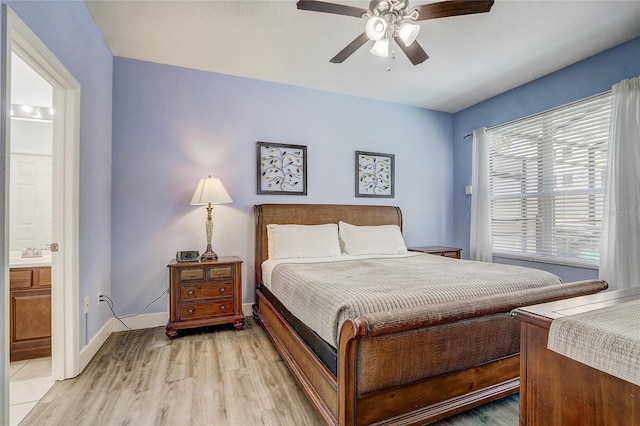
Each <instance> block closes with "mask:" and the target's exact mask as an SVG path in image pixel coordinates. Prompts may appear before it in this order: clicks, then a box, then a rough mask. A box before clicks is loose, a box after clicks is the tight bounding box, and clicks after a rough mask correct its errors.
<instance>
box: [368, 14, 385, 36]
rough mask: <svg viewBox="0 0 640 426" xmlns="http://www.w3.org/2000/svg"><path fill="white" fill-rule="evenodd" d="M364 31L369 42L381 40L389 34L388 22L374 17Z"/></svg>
mask: <svg viewBox="0 0 640 426" xmlns="http://www.w3.org/2000/svg"><path fill="white" fill-rule="evenodd" d="M364 29H365V32H366V33H367V37H369V40H374V41H375V40H380V39H381V38H382V37H384V36H385V34H386V33H387V22H386V21H385V20H384V19H382V18H378V17H377V16H372V17H371V18H369V20H368V21H367V23H366V24H365V26H364Z"/></svg>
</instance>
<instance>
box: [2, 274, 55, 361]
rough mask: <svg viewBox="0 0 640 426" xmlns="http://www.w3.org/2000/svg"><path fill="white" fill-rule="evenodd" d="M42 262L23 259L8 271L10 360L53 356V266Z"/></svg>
mask: <svg viewBox="0 0 640 426" xmlns="http://www.w3.org/2000/svg"><path fill="white" fill-rule="evenodd" d="M43 264H46V262H40V263H36V262H22V264H20V263H18V264H17V265H16V264H14V265H11V267H10V270H9V283H10V292H9V294H10V297H9V303H10V308H9V311H10V325H9V327H10V331H9V335H10V339H11V342H10V357H11V361H20V360H23V359H31V358H40V357H46V356H50V355H51V266H45V265H43ZM49 265H50V262H49Z"/></svg>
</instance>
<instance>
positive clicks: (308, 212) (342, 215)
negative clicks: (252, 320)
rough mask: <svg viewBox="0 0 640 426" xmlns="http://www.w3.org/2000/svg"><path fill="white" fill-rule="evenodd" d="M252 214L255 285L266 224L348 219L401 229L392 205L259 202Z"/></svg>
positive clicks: (265, 244)
mask: <svg viewBox="0 0 640 426" xmlns="http://www.w3.org/2000/svg"><path fill="white" fill-rule="evenodd" d="M253 210H254V214H255V225H256V229H255V238H256V243H255V258H254V265H255V274H256V277H255V278H256V287H257V286H259V285H260V283H261V282H262V267H261V265H262V262H264V261H265V260H267V258H268V257H269V251H268V242H267V225H269V224H271V223H275V224H297V225H321V224H323V223H338V222H339V221H343V222H348V223H351V224H353V225H398V226H400V229H402V212H401V211H400V207H395V206H363V205H358V206H351V205H341V204H259V205H256V206H253Z"/></svg>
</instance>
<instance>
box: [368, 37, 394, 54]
mask: <svg viewBox="0 0 640 426" xmlns="http://www.w3.org/2000/svg"><path fill="white" fill-rule="evenodd" d="M370 52H371V53H373V54H374V55H376V56H381V57H383V58H386V57H387V56H389V39H386V38H383V39H382V40H378V41H376V42H375V43H374V45H373V47H372V48H371V50H370Z"/></svg>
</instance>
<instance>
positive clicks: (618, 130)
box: [600, 77, 640, 289]
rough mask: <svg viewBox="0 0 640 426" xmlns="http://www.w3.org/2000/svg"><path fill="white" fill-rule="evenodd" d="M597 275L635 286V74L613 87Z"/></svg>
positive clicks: (638, 201) (639, 133)
mask: <svg viewBox="0 0 640 426" xmlns="http://www.w3.org/2000/svg"><path fill="white" fill-rule="evenodd" d="M607 167H608V169H607V180H606V184H605V198H604V209H603V221H602V237H601V240H600V244H601V245H600V279H603V280H606V281H607V282H608V283H609V289H621V288H628V287H636V286H640V77H636V78H633V79H630V80H624V81H622V82H620V83H618V84H615V85H614V86H613V91H612V104H611V122H610V128H609V156H608V166H607Z"/></svg>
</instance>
